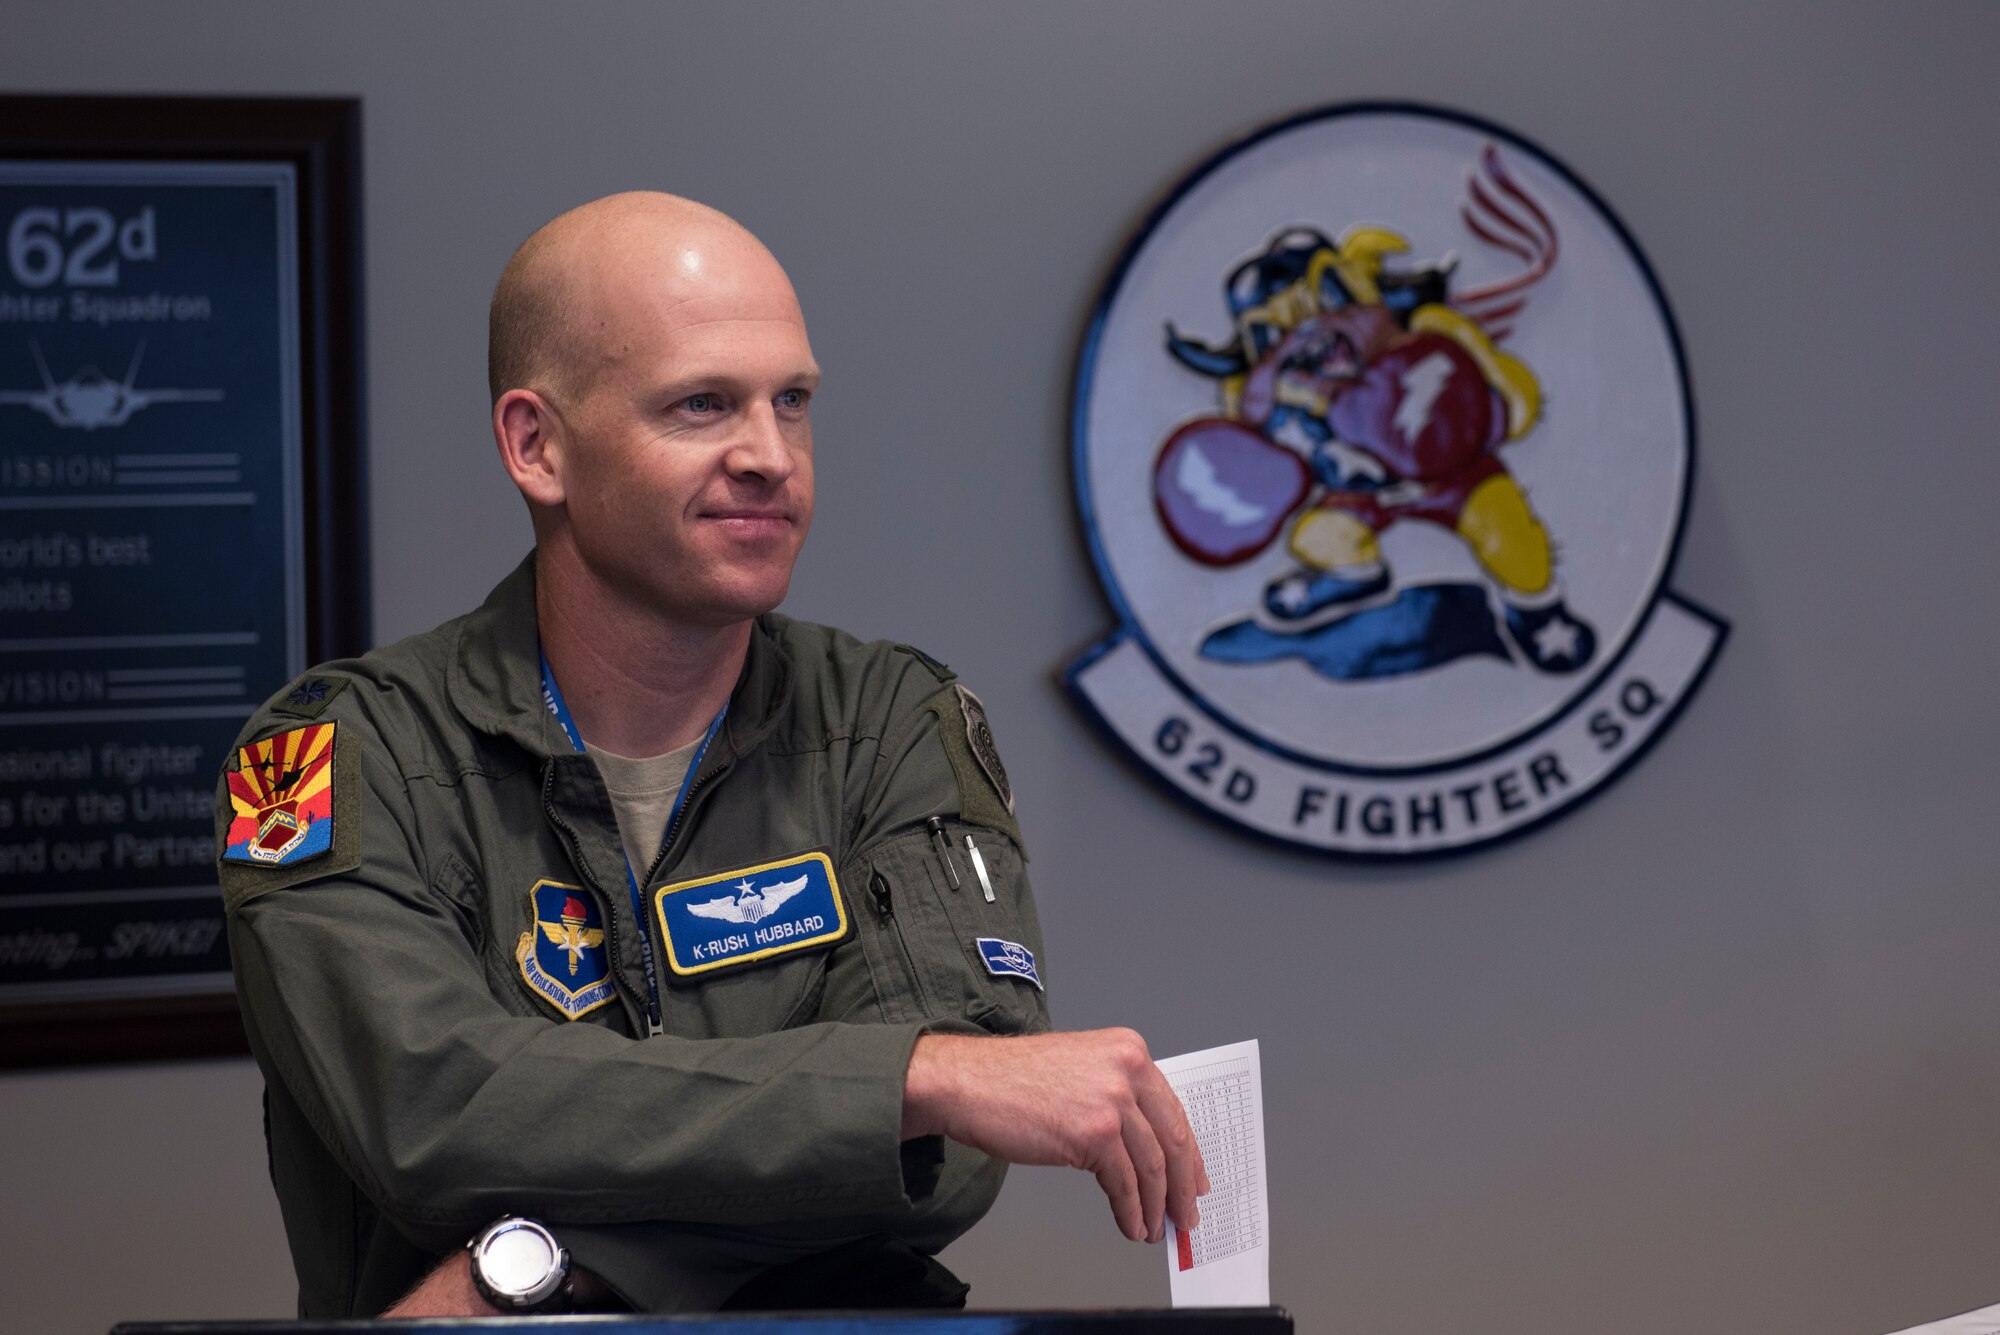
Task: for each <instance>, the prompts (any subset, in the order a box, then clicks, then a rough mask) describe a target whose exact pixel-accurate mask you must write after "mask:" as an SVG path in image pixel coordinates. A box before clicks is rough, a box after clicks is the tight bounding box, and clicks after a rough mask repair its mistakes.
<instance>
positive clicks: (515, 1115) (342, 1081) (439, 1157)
mask: <svg viewBox="0 0 2000 1335" xmlns="http://www.w3.org/2000/svg"><path fill="white" fill-rule="evenodd" d="M262 731H263V732H265V733H270V732H273V731H276V726H275V725H267V726H266V727H265V728H264V729H263V730H262ZM333 769H334V773H333V792H334V807H333V812H332V816H333V820H334V832H333V839H332V841H331V847H330V849H329V850H328V851H327V852H326V853H325V854H324V855H322V856H321V857H319V858H317V859H316V860H313V861H307V862H302V863H299V864H297V865H296V866H283V865H281V866H262V865H246V864H244V863H241V862H235V861H228V860H225V861H224V862H223V863H222V864H221V873H222V880H223V887H224V900H225V908H226V911H227V915H228V923H229V933H230V946H231V950H232V953H233V956H234V961H235V967H236V972H237V987H238V991H239V994H240V996H241V998H242V1002H243V1011H244V1018H245V1025H246V1028H247V1029H248V1031H249V1035H250V1039H251V1044H252V1047H253V1049H254V1050H255V1052H256V1053H257V1055H258V1057H259V1060H260V1062H261V1063H262V1064H263V1066H264V1069H265V1072H266V1075H267V1077H268V1078H272V1079H277V1080H281V1081H283V1083H284V1085H285V1087H286V1090H287V1091H288V1093H289V1094H290V1095H291V1096H292V1097H293V1098H294V1099H295V1100H296V1102H297V1103H298V1105H299V1106H300V1108H301V1109H302V1110H303V1113H304V1115H305V1117H306V1119H307V1120H308V1121H309V1122H310V1124H311V1125H312V1127H313V1129H314V1131H315V1132H316V1133H317V1135H318V1136H319V1137H320V1138H321V1140H322V1141H323V1142H324V1144H325V1145H326V1146H327V1147H328V1149H329V1151H330V1153H332V1154H333V1155H334V1156H335V1157H336V1158H337V1159H338V1161H339V1162H340V1164H341V1167H342V1168H343V1170H344V1171H345V1172H346V1173H347V1174H348V1176H349V1177H350V1178H351V1179H352V1181H353V1182H354V1183H355V1185H356V1186H357V1187H358V1188H359V1189H360V1190H361V1191H362V1192H363V1193H365V1194H366V1195H367V1196H368V1197H369V1199H370V1200H371V1201H372V1202H373V1203H374V1204H375V1206H376V1207H377V1208H378V1209H379V1210H380V1211H382V1212H383V1214H384V1215H385V1216H386V1217H388V1218H389V1219H390V1220H391V1221H392V1222H393V1223H394V1224H395V1225H396V1226H397V1227H398V1228H399V1229H400V1230H401V1231H402V1232H403V1233H405V1234H406V1235H407V1236H409V1237H410V1238H411V1239H412V1241H414V1242H416V1243H417V1244H418V1245H420V1246H424V1247H428V1248H430V1249H433V1250H435V1251H438V1252H442V1251H444V1250H447V1249H449V1248H451V1247H454V1246H457V1245H460V1244H462V1243H463V1242H464V1240H465V1239H466V1238H467V1237H468V1236H469V1235H470V1234H471V1232H472V1231H473V1230H474V1229H476V1228H478V1227H479V1226H481V1225H483V1224H485V1223H487V1222H489V1221H491V1220H492V1219H493V1218H495V1217H497V1216H498V1215H500V1214H502V1213H506V1212H510V1211H511V1212H516V1213H521V1214H527V1215H530V1216H533V1217H535V1218H539V1219H541V1220H543V1221H544V1222H547V1223H549V1224H551V1225H552V1226H558V1227H560V1226H561V1225H564V1224H574V1225H580V1226H595V1225H609V1224H618V1223H622V1222H625V1221H677V1222H685V1223H692V1224H704V1225H720V1226H727V1227H744V1228H754V1227H755V1226H758V1225H760V1224H764V1223H775V1222H780V1221H782V1222H786V1223H796V1222H799V1221H809V1220H811V1219H814V1218H821V1217H826V1218H841V1217H855V1216H881V1215H888V1216H891V1217H893V1216H895V1215H896V1214H897V1213H898V1212H904V1211H907V1210H908V1209H909V1206H910V1202H909V1199H908V1196H907V1194H906V1192H905V1186H904V1167H903V1156H902V1152H901V1145H900V1140H899V1136H898V1128H899V1127H900V1123H901V1107H902V1092H903V1076H904V1072H905V1070H906V1068H907V1066H908V1061H909V1055H910V1050H911V1048H912V1046H913V1045H914V1043H915V1041H916V1038H917V1035H918V1034H919V1032H920V1031H921V1027H922V1026H921V1024H920V1023H919V1022H917V1021H914V1020H912V1021H910V1022H906V1023H901V1024H866V1025H863V1024H841V1023H825V1022H822V1023H814V1024H808V1025H804V1026H800V1027H798V1028H794V1029H789V1030H783V1031H780V1032H775V1033H771V1034H766V1035H761V1036H757V1037H752V1038H741V1039H726V1040H687V1039H676V1038H673V1037H655V1038H651V1039H647V1040H644V1041H635V1040H632V1039H629V1038H626V1037H624V1036H622V1035H620V1034H617V1033H615V1032H612V1031H611V1030H609V1029H605V1028H602V1027H599V1026H595V1025H586V1024H551V1023H548V1022H547V1021H546V1020H542V1019H538V1018H529V1017H522V1016H516V1015H513V1014H511V1013H509V1012H508V1011H506V1010H505V1009H504V1008H503V1007H502V1006H501V1005H500V1004H499V1003H498V1002H497V1001H496V1000H495V999H494V998H493V996H492V995H491V994H490V992H489V991H488V988H487V985H486V982H485V979H484V977H483V973H482V966H481V963H480V960H479V959H478V957H477V956H476V954H475V952H474V949H473V947H472V945H471V944H470V942H469V941H468V939H467V937H466V935H465V933H464V931H463V930H462V929H461V927H460V924H459V922H458V921H457V919H456V917H455V916H454V911H453V909H452V907H451V905H450V903H449V902H448V900H447V898H446V897H445V896H444V895H442V894H441V893H439V892H438V891H437V890H436V889H435V888H434V887H433V886H432V885H430V884H429V883H428V882H427V874H426V871H425V866H426V863H425V858H424V855H423V831H422V830H420V829H419V828H418V827H417V823H416V820H415V818H414V815H413V812H412V809H411V806H410V804H409V803H408V801H407V798H406V795H405V793H404V790H403V787H402V779H401V776H400V774H399V773H398V772H397V770H396V768H395V767H394V765H393V764H391V762H390V761H389V759H388V758H387V757H386V756H385V755H384V753H383V751H382V748H381V747H380V745H379V743H378V742H376V741H375V739H374V736H373V734H372V733H371V731H370V729H369V727H368V725H367V724H366V723H365V722H363V721H357V720H355V719H354V718H353V717H352V716H350V717H349V718H348V719H347V720H346V721H343V722H341V724H340V732H339V734H338V736H337V738H336V742H335V747H334V755H333ZM227 782H228V776H227V775H225V776H224V786H223V789H222V792H221V794H220V801H219V811H218V833H219V834H221V835H222V836H223V842H224V843H225V844H226V841H227V834H228V831H229V828H230V821H231V817H232V811H231V806H230V801H229V797H228V788H227Z"/></svg>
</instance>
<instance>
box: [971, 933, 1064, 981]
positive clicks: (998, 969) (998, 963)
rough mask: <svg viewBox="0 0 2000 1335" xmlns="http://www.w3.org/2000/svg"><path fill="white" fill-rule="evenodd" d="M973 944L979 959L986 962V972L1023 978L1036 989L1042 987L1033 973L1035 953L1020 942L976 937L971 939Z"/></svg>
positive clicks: (1004, 976)
mask: <svg viewBox="0 0 2000 1335" xmlns="http://www.w3.org/2000/svg"><path fill="white" fill-rule="evenodd" d="M973 944H974V945H976V946H978V947H979V958H980V959H982V960H984V961H986V972H988V973H990V974H994V975H997V976H999V977H1002V978H1025V979H1027V980H1028V981H1029V982H1031V983H1033V984H1034V985H1035V986H1036V987H1037V988H1041V987H1042V976H1041V974H1039V973H1037V972H1035V952H1034V951H1032V950H1030V949H1028V948H1027V947H1026V946H1024V945H1022V944H1021V943H1020V942H1018V941H1002V940H1001V939H1000V938H999V937H997V936H978V937H974V938H973ZM1042 990H1043V991H1046V990H1047V989H1046V988H1042Z"/></svg>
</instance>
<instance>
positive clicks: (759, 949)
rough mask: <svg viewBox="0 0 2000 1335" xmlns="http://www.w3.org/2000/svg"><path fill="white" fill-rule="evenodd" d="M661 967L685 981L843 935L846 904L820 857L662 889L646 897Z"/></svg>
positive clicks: (801, 857)
mask: <svg viewBox="0 0 2000 1335" xmlns="http://www.w3.org/2000/svg"><path fill="white" fill-rule="evenodd" d="M653 910H654V913H655V914H656V915H657V916H658V918H659V922H660V935H661V936H662V937H663V938H664V939H665V940H666V943H667V967H668V968H669V969H671V970H672V971H673V973H674V976H675V977H678V978H693V977H696V976H698V975H700V974H704V973H708V972H710V971H712V970H715V969H726V968H731V967H734V966H737V965H744V964H754V963H756V962H757V961H759V960H766V959H770V958H772V957H773V956H776V955H789V954H791V953H793V952H794V951H800V950H809V949H811V948H813V947H815V946H829V945H832V944H833V943H834V942H836V941H839V940H840V939H842V938H843V937H845V936H846V935H847V932H848V921H847V905H846V902H845V901H844V900H843V899H842V898H841V894H840V882H839V881H838V880H837V879H835V877H834V874H833V859H831V858H829V857H828V856H827V855H826V854H825V853H819V852H814V853H802V854H800V855H798V856H797V857H792V858H786V859H784V860H782V861H779V862H765V863H761V864H759V865H758V866H755V867H744V868H741V869H739V870H736V871H728V872H721V873H719V874H717V875H714V876H704V877H702V878H701V879H699V880H695V881H681V882H679V883H677V884H675V885H668V886H662V887H661V888H660V889H658V890H656V891H655V892H654V893H653Z"/></svg>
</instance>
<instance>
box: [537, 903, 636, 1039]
mask: <svg viewBox="0 0 2000 1335" xmlns="http://www.w3.org/2000/svg"><path fill="white" fill-rule="evenodd" d="M528 897H529V898H530V899H531V900H533V901H534V908H535V925H534V927H533V928H532V929H530V930H529V931H525V932H523V933H521V943H520V944H519V945H518V946H516V947H515V948H514V959H515V961H516V962H517V963H518V964H519V965H520V966H521V977H522V978H523V979H525V980H526V981H527V984H528V986H529V987H530V988H532V989H533V990H534V992H535V995H536V996H538V997H540V998H541V999H542V1000H544V1001H546V1002H548V1003H549V1005H551V1006H554V1007H555V1008H556V1009H557V1010H559V1011H561V1012H562V1013H563V1014H564V1015H565V1016H567V1017H568V1018H569V1019H572V1020H575V1019H578V1018H580V1017H582V1016H585V1015H588V1014H590V1013H591V1012H592V1011H594V1010H596V1009H597V1008H598V1007H599V1006H603V1005H606V1004H608V1003H609V1002H610V1001H611V1000H612V998H613V997H615V996H616V995H617V992H616V989H615V988H614V986H613V984H612V982H611V954H610V952H609V951H607V950H606V949H605V948H604V915H603V913H602V912H601V911H600V910H599V909H598V907H597V899H596V897H595V896H593V895H591V894H590V893H589V892H588V891H586V890H585V889H584V888H583V887H582V886H577V885H564V884H562V883H561V882H560V881H537V882H535V884H534V886H533V888H531V889H530V890H529V891H528Z"/></svg>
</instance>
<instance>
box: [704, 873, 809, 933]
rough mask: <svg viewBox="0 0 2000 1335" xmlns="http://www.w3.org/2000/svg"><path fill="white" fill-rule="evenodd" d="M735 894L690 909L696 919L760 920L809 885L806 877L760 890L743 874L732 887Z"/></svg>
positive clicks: (725, 920)
mask: <svg viewBox="0 0 2000 1335" xmlns="http://www.w3.org/2000/svg"><path fill="white" fill-rule="evenodd" d="M733 888H734V889H735V891H736V894H735V895H733V896H731V895H724V896H723V897H722V898H720V899H711V900H708V901H706V902H704V903H700V904H689V905H688V906H687V910H688V912H689V913H692V914H694V916H695V917H697V918H715V919H718V920H719V921H722V922H761V921H763V920H764V919H765V918H768V917H770V916H771V915H772V914H773V913H776V912H777V911H778V909H779V908H780V907H781V906H782V905H783V904H784V902H785V901H786V900H788V899H790V898H791V897H792V896H793V895H796V894H798V893H799V892H800V891H801V890H804V889H805V888H806V878H805V877H803V876H801V877H799V878H798V879H797V880H792V881H780V882H778V883H777V884H776V885H773V886H768V887H766V888H765V889H764V890H762V891H759V890H758V889H757V887H756V886H754V885H752V884H751V883H750V878H749V877H747V876H746V877H744V878H743V879H742V880H740V881H738V882H737V883H736V885H735V886H734V887H733Z"/></svg>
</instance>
